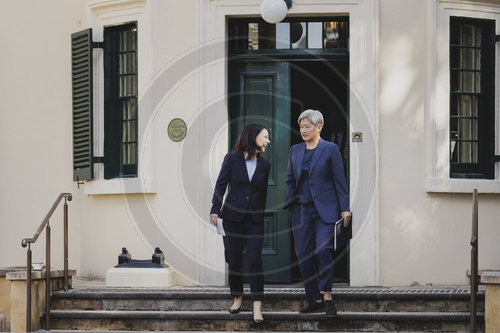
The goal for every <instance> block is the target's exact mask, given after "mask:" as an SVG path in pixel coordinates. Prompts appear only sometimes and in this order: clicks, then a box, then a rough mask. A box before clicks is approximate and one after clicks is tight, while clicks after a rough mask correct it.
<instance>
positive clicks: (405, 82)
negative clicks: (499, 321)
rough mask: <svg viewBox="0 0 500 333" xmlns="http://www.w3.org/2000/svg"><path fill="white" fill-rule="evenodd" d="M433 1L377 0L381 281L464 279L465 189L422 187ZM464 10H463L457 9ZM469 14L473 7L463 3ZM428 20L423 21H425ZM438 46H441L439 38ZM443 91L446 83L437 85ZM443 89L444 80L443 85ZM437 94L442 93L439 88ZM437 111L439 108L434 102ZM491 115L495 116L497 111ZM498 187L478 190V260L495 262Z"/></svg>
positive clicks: (468, 205) (468, 212)
mask: <svg viewBox="0 0 500 333" xmlns="http://www.w3.org/2000/svg"><path fill="white" fill-rule="evenodd" d="M437 4H438V2H436V1H427V2H426V3H424V2H423V1H420V0H406V1H398V0H381V2H380V258H381V259H380V272H381V284H382V285H408V284H411V283H413V282H417V283H418V284H423V285H425V284H429V283H432V284H434V285H443V284H466V283H467V281H468V280H467V277H466V270H467V269H468V268H470V245H469V242H470V238H471V218H472V195H471V194H459V193H457V194H453V193H427V192H426V189H425V182H426V177H427V176H428V174H427V172H426V171H427V163H428V162H429V161H428V145H427V140H428V136H427V131H428V126H431V124H430V120H429V118H428V111H429V110H428V105H429V103H428V100H429V98H431V96H429V95H428V91H429V90H428V82H429V80H430V81H431V82H432V81H433V80H434V78H432V77H431V78H429V77H428V76H427V75H428V73H429V72H430V71H429V70H428V66H432V65H433V64H432V63H430V62H429V57H428V53H429V52H431V53H432V52H434V51H435V50H434V49H431V50H429V45H430V44H429V43H428V34H427V33H428V29H432V26H433V24H432V20H433V11H436V10H438V6H437ZM465 14H467V13H465ZM469 15H474V14H473V12H472V11H471V12H470V13H469ZM429 23H431V24H429ZM445 47H448V45H446V46H445ZM441 90H444V91H446V87H441ZM448 91H449V88H448ZM445 98H448V97H447V96H445ZM436 112H440V110H436ZM497 120H498V118H497ZM499 203H500V195H498V194H488V195H480V204H479V207H480V208H479V209H480V216H479V230H480V232H479V238H480V246H479V265H480V268H494V267H496V268H498V267H500V258H499V257H498V256H497V255H495V253H498V251H499V250H500V246H499V245H498V240H495V235H499V234H500V225H499V224H498V216H500V204H499Z"/></svg>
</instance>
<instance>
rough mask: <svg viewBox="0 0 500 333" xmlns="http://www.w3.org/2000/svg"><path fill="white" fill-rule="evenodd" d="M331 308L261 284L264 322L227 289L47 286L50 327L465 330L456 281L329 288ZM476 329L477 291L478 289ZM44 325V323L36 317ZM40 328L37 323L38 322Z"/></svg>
mask: <svg viewBox="0 0 500 333" xmlns="http://www.w3.org/2000/svg"><path fill="white" fill-rule="evenodd" d="M333 297H334V299H335V302H336V306H337V309H338V310H339V314H338V316H337V317H335V318H327V317H326V316H325V315H324V314H321V313H316V314H308V315H299V314H298V313H297V312H298V310H299V309H300V308H301V307H302V306H303V305H304V292H303V289H302V288H290V287H286V288H285V287H283V288H280V287H266V289H265V301H264V319H265V321H264V323H263V324H255V323H254V322H253V321H252V312H251V304H250V301H249V300H245V301H244V303H243V307H242V312H240V313H239V314H235V315H231V314H229V312H228V311H227V309H228V307H229V306H230V304H231V298H230V297H229V295H228V290H227V288H218V287H214V288H187V287H186V288H180V287H179V288H169V289H125V288H120V289H110V288H101V289H84V290H72V291H70V292H66V293H65V292H55V293H54V294H53V296H52V308H51V329H52V330H53V331H54V330H55V331H57V330H61V331H69V330H80V331H85V330H86V331H104V330H109V331H148V330H153V331H154V330H163V331H168V330H170V331H324V332H326V331H330V332H340V331H357V332H359V331H372V332H373V331H380V332H383V331H391V332H394V331H400V332H403V331H404V332H408V331H413V332H415V331H419V332H421V331H431V332H444V331H445V332H465V331H469V312H468V311H469V299H470V295H469V291H468V289H464V288H436V287H434V288H433V287H428V288H427V287H418V288H417V287H415V288H411V287H409V288H352V287H351V288H349V287H340V288H339V287H336V288H334V291H333ZM478 297H479V306H478V307H479V311H480V314H479V318H478V321H479V330H480V331H484V291H480V293H479V296H478ZM43 325H44V324H43ZM42 327H44V326H42Z"/></svg>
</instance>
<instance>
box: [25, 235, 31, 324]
mask: <svg viewBox="0 0 500 333" xmlns="http://www.w3.org/2000/svg"><path fill="white" fill-rule="evenodd" d="M26 257H27V261H26V332H31V244H28V253H27V255H26Z"/></svg>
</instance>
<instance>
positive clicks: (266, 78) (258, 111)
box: [228, 59, 291, 283]
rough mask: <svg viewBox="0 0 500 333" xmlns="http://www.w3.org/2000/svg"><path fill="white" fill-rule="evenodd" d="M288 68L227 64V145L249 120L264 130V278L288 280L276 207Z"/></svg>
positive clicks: (283, 215)
mask: <svg viewBox="0 0 500 333" xmlns="http://www.w3.org/2000/svg"><path fill="white" fill-rule="evenodd" d="M289 76H290V70H289V64H288V63H286V62H277V61H267V62H263V61H255V59H253V61H247V60H238V61H231V62H230V63H229V86H228V91H229V96H228V102H229V120H230V140H229V141H230V145H231V147H233V146H234V144H235V142H236V139H237V137H238V135H239V133H240V132H241V130H242V129H243V128H244V126H246V125H247V124H250V123H257V124H261V125H263V126H265V127H267V128H268V129H269V134H270V141H271V144H270V145H269V146H268V147H267V149H266V153H265V155H264V157H265V158H266V159H267V160H269V161H270V162H271V172H270V175H269V181H268V194H267V205H266V214H265V222H264V233H265V239H264V248H263V250H262V259H263V265H264V282H266V283H269V282H277V283H288V282H290V279H291V277H290V263H291V261H290V260H291V254H290V239H291V237H290V233H291V230H290V224H289V215H288V211H287V210H284V209H282V208H281V206H282V203H283V197H284V195H285V189H286V183H285V181H286V168H287V164H288V152H289V149H290V79H289Z"/></svg>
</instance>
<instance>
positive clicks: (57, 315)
mask: <svg viewBox="0 0 500 333" xmlns="http://www.w3.org/2000/svg"><path fill="white" fill-rule="evenodd" d="M264 320H265V321H264V323H263V324H256V323H254V322H253V321H252V313H251V312H249V311H248V312H241V313H239V314H235V315H231V314H229V313H228V312H227V311H94V310H92V311H90V310H87V311H83V310H53V311H51V329H54V330H65V331H67V330H94V331H95V330H102V331H107V330H127V331H140V330H146V331H148V330H165V331H179V330H182V331H199V330H203V331H319V332H327V331H405V332H412V331H413V332H417V331H426V332H443V331H447V332H463V331H467V330H468V327H469V313H467V312H339V314H338V315H337V316H336V317H334V318H327V317H326V316H325V315H324V314H321V313H316V314H307V315H299V314H297V313H296V312H290V311H279V312H267V311H266V312H264ZM479 323H480V328H479V329H480V330H483V329H484V313H480V314H479Z"/></svg>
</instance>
